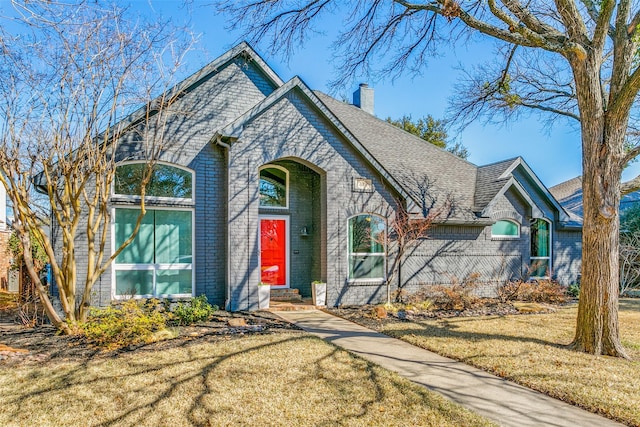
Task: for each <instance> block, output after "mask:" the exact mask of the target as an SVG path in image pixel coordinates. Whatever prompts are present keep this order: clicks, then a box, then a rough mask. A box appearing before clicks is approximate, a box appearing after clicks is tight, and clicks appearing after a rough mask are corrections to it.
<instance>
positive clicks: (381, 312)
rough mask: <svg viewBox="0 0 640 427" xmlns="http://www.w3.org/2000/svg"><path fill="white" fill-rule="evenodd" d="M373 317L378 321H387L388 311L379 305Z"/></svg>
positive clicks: (374, 310)
mask: <svg viewBox="0 0 640 427" xmlns="http://www.w3.org/2000/svg"><path fill="white" fill-rule="evenodd" d="M373 315H374V317H376V318H377V319H386V318H387V310H386V309H385V308H384V307H383V306H381V305H377V306H375V307H374V308H373Z"/></svg>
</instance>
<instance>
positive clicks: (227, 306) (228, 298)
mask: <svg viewBox="0 0 640 427" xmlns="http://www.w3.org/2000/svg"><path fill="white" fill-rule="evenodd" d="M216 144H218V145H220V146H221V147H224V148H226V149H227V192H228V191H229V157H228V156H229V151H230V149H231V145H229V144H227V143H226V142H222V135H220V134H218V135H216ZM228 217H229V204H228V203H227V218H228ZM227 222H228V221H227ZM228 234H229V224H228V223H227V285H226V292H225V300H224V309H225V310H226V311H230V309H231V307H230V304H231V278H230V276H229V275H230V274H231V268H230V266H229V249H231V248H230V240H229V236H228Z"/></svg>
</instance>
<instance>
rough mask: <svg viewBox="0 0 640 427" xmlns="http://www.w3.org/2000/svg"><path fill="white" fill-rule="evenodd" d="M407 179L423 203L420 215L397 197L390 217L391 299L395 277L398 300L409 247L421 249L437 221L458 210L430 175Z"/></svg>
mask: <svg viewBox="0 0 640 427" xmlns="http://www.w3.org/2000/svg"><path fill="white" fill-rule="evenodd" d="M407 181H408V184H409V186H410V187H411V188H413V189H414V190H413V191H412V193H413V196H414V197H415V198H416V199H417V200H418V201H419V203H420V211H421V212H420V215H411V214H410V213H409V212H408V211H407V208H406V205H405V204H404V203H403V202H402V201H401V200H397V201H396V211H395V213H394V216H393V217H392V218H391V219H390V221H389V224H388V227H389V233H388V236H387V237H386V239H387V240H388V241H389V244H390V252H391V253H393V254H394V256H393V260H392V261H391V266H390V269H389V274H388V275H387V280H386V285H387V303H389V302H391V301H390V295H391V293H390V288H391V284H392V283H393V282H394V281H395V280H397V282H398V292H397V293H396V300H399V299H400V298H402V294H403V287H404V284H403V280H402V264H403V262H404V261H405V260H406V257H407V256H408V255H409V253H408V250H410V249H413V250H415V249H418V248H419V247H420V245H421V244H422V243H423V242H424V240H425V239H427V238H428V237H429V234H430V231H431V229H432V228H433V227H434V226H435V225H436V223H437V222H439V221H442V220H445V219H447V218H448V217H449V216H451V215H452V214H453V213H454V212H455V203H454V198H453V196H452V195H451V194H445V195H443V196H442V197H438V196H437V195H436V194H435V192H434V191H433V188H434V181H433V180H431V179H430V178H429V177H428V176H426V175H424V176H420V177H412V178H410V179H408V180H407Z"/></svg>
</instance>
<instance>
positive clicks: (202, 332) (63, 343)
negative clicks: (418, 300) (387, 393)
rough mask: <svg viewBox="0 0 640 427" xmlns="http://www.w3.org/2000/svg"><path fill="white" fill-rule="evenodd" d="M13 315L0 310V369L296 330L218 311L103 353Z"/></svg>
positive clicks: (259, 315) (263, 317)
mask: <svg viewBox="0 0 640 427" xmlns="http://www.w3.org/2000/svg"><path fill="white" fill-rule="evenodd" d="M16 319H17V316H16V314H15V313H11V312H8V311H7V310H0V366H2V365H5V366H6V365H9V366H15V365H19V364H24V363H41V362H44V361H49V360H51V361H54V360H58V361H69V360H86V359H89V358H95V357H114V356H116V355H118V354H120V353H126V352H130V351H135V350H138V349H141V348H144V349H145V350H162V349H169V348H174V347H179V346H184V345H188V344H189V343H192V342H194V341H195V340H206V341H212V342H214V341H219V340H228V339H233V338H238V337H242V336H245V335H248V334H264V333H275V332H277V331H279V330H283V329H284V330H292V329H297V328H296V327H295V326H293V325H291V324H289V323H287V322H285V321H283V320H281V319H280V318H278V317H277V316H276V315H275V314H272V313H268V312H251V313H248V312H240V313H228V312H225V311H218V312H216V314H215V315H214V316H213V318H212V319H211V320H210V321H208V322H201V323H197V324H195V325H192V326H179V327H175V329H176V330H177V331H178V336H177V337H176V338H173V339H169V340H165V341H159V342H156V343H152V344H141V345H136V346H129V347H125V348H121V349H118V350H110V351H106V350H104V349H101V348H98V347H95V346H92V345H91V343H89V342H87V340H86V339H85V338H84V337H82V336H73V335H72V336H66V335H58V334H57V330H56V329H55V328H54V327H52V326H50V325H42V326H36V327H35V328H25V327H23V326H22V325H20V324H18V323H17V320H16Z"/></svg>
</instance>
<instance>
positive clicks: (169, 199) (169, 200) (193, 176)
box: [111, 160, 196, 203]
mask: <svg viewBox="0 0 640 427" xmlns="http://www.w3.org/2000/svg"><path fill="white" fill-rule="evenodd" d="M146 163H148V162H147V161H146V160H125V161H122V162H118V163H117V164H116V169H117V168H119V167H121V166H127V165H133V164H146ZM155 164H156V165H163V166H169V167H172V168H175V169H180V170H183V171H185V172H189V173H190V174H191V197H166V196H150V195H148V194H145V196H144V199H145V201H151V202H158V203H163V202H164V203H176V202H177V203H185V202H187V203H193V201H194V194H195V191H196V174H195V171H194V170H193V169H191V168H188V167H185V166H181V165H176V164H174V163H170V162H165V161H160V160H158V161H156V162H155ZM111 196H112V199H113V200H116V201H134V202H139V201H141V200H142V197H141V196H140V195H134V194H122V193H116V182H115V173H114V179H113V182H112V183H111Z"/></svg>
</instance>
